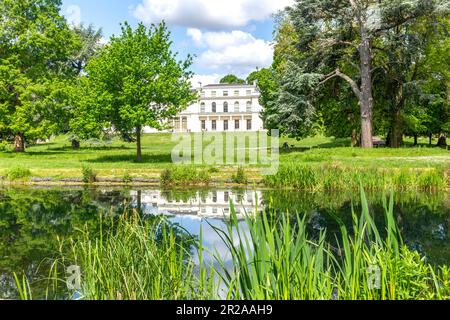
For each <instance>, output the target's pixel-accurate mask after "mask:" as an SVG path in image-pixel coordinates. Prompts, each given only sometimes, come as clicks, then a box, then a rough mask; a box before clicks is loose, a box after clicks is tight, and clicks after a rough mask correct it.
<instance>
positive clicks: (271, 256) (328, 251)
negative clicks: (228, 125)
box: [17, 192, 450, 300]
mask: <svg viewBox="0 0 450 320" xmlns="http://www.w3.org/2000/svg"><path fill="white" fill-rule="evenodd" d="M361 203H362V213H361V215H357V214H356V213H353V227H352V228H351V229H347V228H346V227H345V226H344V224H343V223H341V222H340V219H339V217H336V220H337V221H338V222H339V223H340V226H341V227H340V228H341V232H340V234H339V235H336V241H334V242H328V241H326V240H325V239H326V233H327V230H323V231H322V232H321V233H320V235H319V237H318V238H311V237H310V236H308V234H307V228H306V223H305V217H303V216H300V215H296V216H292V215H291V216H289V217H288V216H286V215H273V214H272V213H270V212H268V213H265V214H262V215H258V216H255V215H252V216H248V217H247V218H246V221H245V224H244V225H243V224H241V223H239V221H238V220H237V218H236V215H235V213H234V212H235V211H234V208H233V207H231V219H230V221H229V223H228V227H227V229H226V230H222V229H217V228H215V227H212V228H213V229H214V230H215V232H216V233H217V234H218V235H219V236H220V237H221V239H222V242H223V245H224V246H225V247H227V248H228V251H229V253H230V256H231V267H230V266H227V262H226V261H224V260H223V259H222V257H223V255H220V254H219V253H218V252H216V251H213V252H211V253H210V252H209V251H208V250H207V249H205V248H203V247H202V234H200V238H199V239H195V238H193V237H189V236H188V237H186V238H184V239H180V235H179V234H178V231H177V230H176V229H172V228H171V227H169V226H167V225H166V224H165V223H164V221H155V220H150V221H149V220H145V219H144V220H143V219H142V218H140V217H138V215H132V216H123V217H121V218H120V219H119V220H118V222H117V225H116V227H115V228H112V229H111V230H109V231H106V232H105V233H104V234H103V235H102V236H101V237H98V236H93V235H90V234H88V233H87V232H83V233H82V235H81V237H80V238H77V239H73V241H71V242H70V243H69V245H68V247H69V250H68V252H69V254H63V257H62V258H61V259H60V260H59V261H57V263H55V265H63V266H68V265H72V264H77V265H79V266H80V267H81V270H82V281H81V293H82V298H83V299H181V300H183V299H221V298H223V297H226V298H227V299H230V300H232V299H236V300H240V299H251V300H254V299H321V300H322V299H325V300H330V299H339V300H350V299H368V300H384V299H392V300H395V299H449V298H450V269H449V267H448V266H440V267H436V266H432V265H430V264H429V263H427V262H426V259H425V258H424V257H421V256H420V255H419V254H418V253H416V252H414V251H411V250H410V249H408V248H407V247H406V246H405V245H404V244H403V241H402V238H401V234H400V231H399V229H398V227H397V225H396V222H395V215H394V212H393V201H392V196H391V199H390V201H389V203H388V202H387V201H386V202H385V203H384V208H385V220H386V223H385V225H386V228H385V230H379V229H377V227H376V226H375V222H374V219H373V217H372V216H371V214H370V213H369V207H368V204H367V200H366V197H365V194H364V193H363V192H362V193H361ZM207 253H210V254H212V255H213V257H214V259H213V261H212V262H211V261H209V260H205V259H203V257H204V256H205V255H206V254H207ZM194 256H196V257H198V259H194V258H193V257H194ZM228 262H229V261H228ZM17 282H18V284H19V286H20V288H21V292H22V296H23V297H24V298H27V297H30V294H26V288H27V285H26V282H25V281H20V280H17ZM60 282H61V283H63V282H64V278H61V279H60ZM24 291H25V294H24V293H23V292H24ZM67 297H68V298H71V297H72V293H68V294H67Z"/></svg>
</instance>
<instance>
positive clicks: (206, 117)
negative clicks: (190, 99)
mask: <svg viewBox="0 0 450 320" xmlns="http://www.w3.org/2000/svg"><path fill="white" fill-rule="evenodd" d="M198 95H199V100H198V101H196V102H195V103H193V104H191V105H190V106H189V107H188V108H187V109H186V110H184V111H183V112H181V113H180V114H179V115H178V116H177V117H175V119H173V120H170V123H171V126H172V127H173V130H170V131H171V132H202V131H206V132H224V131H230V132H236V131H238V132H240V131H262V130H264V124H263V121H262V119H261V117H260V113H261V111H262V106H261V105H260V104H259V97H260V93H259V91H258V89H257V87H256V86H255V85H221V84H219V85H207V86H205V87H202V88H201V89H199V90H198ZM226 105H228V110H227V108H226ZM202 121H204V128H202V125H203V123H202ZM226 121H228V130H225V123H226ZM236 121H239V128H236ZM214 122H215V128H214ZM248 122H249V124H250V123H251V125H250V127H248V126H247V124H248ZM145 132H146V133H152V132H157V131H156V130H152V129H151V128H146V129H145Z"/></svg>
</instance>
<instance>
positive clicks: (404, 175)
mask: <svg viewBox="0 0 450 320" xmlns="http://www.w3.org/2000/svg"><path fill="white" fill-rule="evenodd" d="M285 142H288V144H289V145H290V149H289V150H284V149H283V148H281V154H280V164H281V170H280V172H279V174H277V175H275V176H273V177H265V176H262V175H261V172H260V170H259V169H260V168H259V166H258V165H247V166H245V172H244V174H245V179H235V177H236V175H237V170H238V167H237V166H231V165H209V166H206V165H195V167H194V169H195V170H192V168H193V167H192V166H186V167H185V168H181V169H180V168H177V166H176V165H174V164H173V163H172V160H171V151H172V149H173V147H174V146H175V142H172V141H171V135H170V134H163V133H161V134H152V135H144V137H143V141H142V145H143V155H144V156H143V162H141V163H137V162H135V145H134V144H133V143H125V142H123V141H120V140H118V139H114V140H112V141H110V142H108V143H103V142H98V141H90V142H89V141H88V142H83V143H82V146H81V149H80V150H72V149H71V146H70V142H69V141H68V138H67V137H65V136H60V137H56V138H54V139H52V140H51V141H50V142H48V143H45V144H40V145H33V146H29V147H28V148H27V152H26V153H24V154H15V153H12V152H0V177H1V178H2V179H0V182H1V183H4V184H10V183H13V184H20V183H26V184H53V185H58V184H82V183H84V181H88V182H91V183H99V184H111V183H114V184H133V183H134V184H146V183H147V184H158V183H159V182H163V183H165V184H170V185H179V184H181V183H183V184H196V185H198V184H207V183H213V184H216V185H217V184H218V185H223V184H232V183H242V182H247V183H248V184H253V183H264V182H265V183H268V184H269V185H271V186H277V187H279V186H281V187H286V186H288V185H290V186H291V187H295V188H304V189H308V190H316V189H318V190H320V189H328V188H330V187H338V188H347V186H349V187H350V188H352V189H354V188H355V186H356V187H358V186H359V183H360V180H363V182H364V183H366V182H367V184H366V185H367V186H368V188H372V187H373V188H385V187H389V188H395V189H400V190H402V189H411V190H417V189H441V188H447V187H448V179H447V178H446V177H445V176H446V175H447V176H448V175H449V172H450V153H449V151H448V150H445V149H440V148H428V147H427V146H426V145H425V144H423V145H420V146H419V147H417V148H416V147H414V148H413V147H411V146H410V145H408V146H409V147H406V148H402V149H389V148H379V149H373V150H362V149H358V148H350V147H348V145H349V143H350V142H349V140H348V139H333V138H324V137H316V138H308V139H305V140H301V141H295V140H291V139H284V138H281V139H280V145H281V146H282V145H283V144H284V143H285ZM86 168H87V169H88V171H90V172H91V173H92V174H93V176H94V177H95V178H94V179H91V178H90V177H87V178H86V177H85V173H86ZM334 168H336V170H335V169H334ZM333 170H335V171H336V176H335V179H334V180H335V181H334V182H333V181H331V180H332V178H333ZM194 171H196V172H194ZM321 171H323V172H321ZM306 176H314V178H311V179H309V180H307V181H305V182H301V181H299V178H300V179H303V178H304V177H306ZM191 178H192V179H191ZM318 179H324V181H318ZM326 179H328V181H325V180H326ZM316 180H317V181H316Z"/></svg>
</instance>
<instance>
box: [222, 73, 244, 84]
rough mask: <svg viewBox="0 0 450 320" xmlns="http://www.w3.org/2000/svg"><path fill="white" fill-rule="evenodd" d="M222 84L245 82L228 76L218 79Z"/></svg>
mask: <svg viewBox="0 0 450 320" xmlns="http://www.w3.org/2000/svg"><path fill="white" fill-rule="evenodd" d="M220 83H222V84H245V80H242V79H239V78H238V77H237V76H235V75H234V74H229V75H226V76H225V77H223V78H222V79H220Z"/></svg>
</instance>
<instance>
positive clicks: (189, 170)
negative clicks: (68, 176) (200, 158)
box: [160, 166, 211, 186]
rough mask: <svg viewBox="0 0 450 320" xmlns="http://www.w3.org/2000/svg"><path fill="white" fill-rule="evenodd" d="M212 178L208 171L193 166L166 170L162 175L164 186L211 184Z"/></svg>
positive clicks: (161, 181) (161, 179)
mask: <svg viewBox="0 0 450 320" xmlns="http://www.w3.org/2000/svg"><path fill="white" fill-rule="evenodd" d="M210 181H211V176H210V173H209V171H208V170H206V169H198V168H196V167H193V166H176V167H173V168H170V169H164V170H163V171H162V172H161V175H160V183H161V185H162V186H184V185H199V184H209V182H210Z"/></svg>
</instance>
